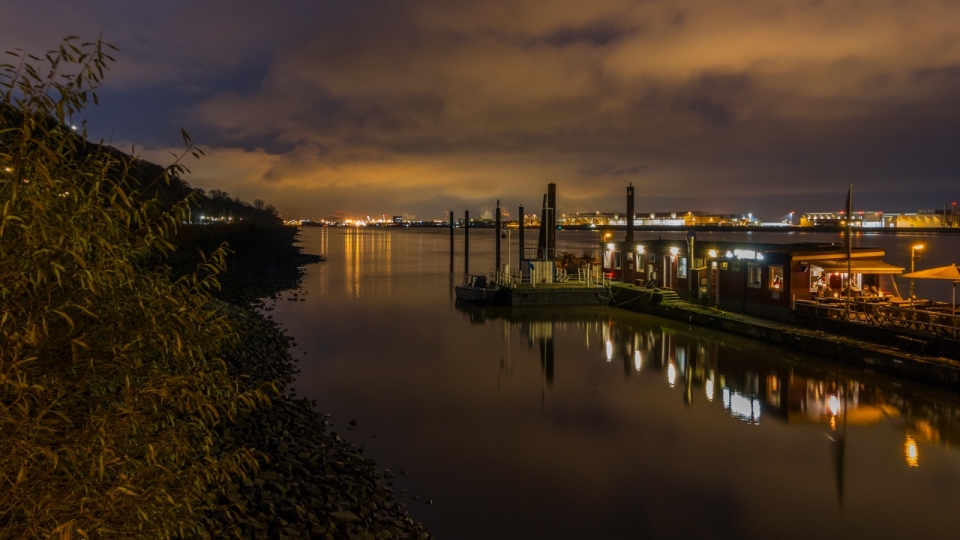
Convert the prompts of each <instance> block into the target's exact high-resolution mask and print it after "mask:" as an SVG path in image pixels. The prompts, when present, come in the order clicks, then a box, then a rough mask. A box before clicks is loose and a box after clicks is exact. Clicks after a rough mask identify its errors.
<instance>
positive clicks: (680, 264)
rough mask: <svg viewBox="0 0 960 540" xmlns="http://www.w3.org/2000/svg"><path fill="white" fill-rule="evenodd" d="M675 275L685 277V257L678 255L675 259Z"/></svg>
mask: <svg viewBox="0 0 960 540" xmlns="http://www.w3.org/2000/svg"><path fill="white" fill-rule="evenodd" d="M677 277H679V278H685V277H687V258H686V257H680V258H678V259H677Z"/></svg>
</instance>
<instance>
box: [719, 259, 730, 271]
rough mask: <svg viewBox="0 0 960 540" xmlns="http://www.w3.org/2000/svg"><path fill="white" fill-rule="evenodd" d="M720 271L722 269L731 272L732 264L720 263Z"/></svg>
mask: <svg viewBox="0 0 960 540" xmlns="http://www.w3.org/2000/svg"><path fill="white" fill-rule="evenodd" d="M720 269H721V270H729V269H730V263H728V262H727V261H720Z"/></svg>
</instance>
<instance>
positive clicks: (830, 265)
mask: <svg viewBox="0 0 960 540" xmlns="http://www.w3.org/2000/svg"><path fill="white" fill-rule="evenodd" d="M806 262H807V263H809V264H810V265H811V266H819V267H820V268H823V269H824V270H827V271H829V272H846V271H847V260H846V259H827V260H821V261H806ZM849 264H850V271H851V272H856V273H857V274H901V273H903V268H900V267H899V266H894V265H892V264H890V263H885V262H883V261H881V260H879V259H872V260H864V259H850V262H849Z"/></svg>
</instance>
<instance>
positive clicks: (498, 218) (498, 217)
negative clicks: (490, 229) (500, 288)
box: [496, 199, 500, 273]
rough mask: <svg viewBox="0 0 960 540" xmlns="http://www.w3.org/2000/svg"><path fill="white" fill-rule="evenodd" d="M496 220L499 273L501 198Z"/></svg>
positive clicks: (498, 203) (498, 266) (497, 268)
mask: <svg viewBox="0 0 960 540" xmlns="http://www.w3.org/2000/svg"><path fill="white" fill-rule="evenodd" d="M496 222H497V235H496V236H497V246H496V250H497V256H496V272H497V273H500V199H497V215H496Z"/></svg>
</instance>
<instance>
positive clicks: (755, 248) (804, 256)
mask: <svg viewBox="0 0 960 540" xmlns="http://www.w3.org/2000/svg"><path fill="white" fill-rule="evenodd" d="M632 210H633V186H630V187H628V188H627V213H628V215H629V214H630V213H631V212H632ZM602 253H603V261H602V265H603V272H604V274H605V275H606V276H608V277H610V278H612V279H615V280H619V281H623V282H626V283H632V284H637V285H641V286H646V287H649V288H660V289H667V290H672V291H675V292H676V294H677V295H678V296H680V297H681V298H682V299H684V300H690V301H697V302H699V303H701V304H704V305H711V306H716V307H719V308H720V309H723V310H726V311H732V312H736V313H743V314H747V315H755V316H759V317H765V318H768V319H775V320H781V321H793V319H794V317H793V313H794V309H795V306H796V304H797V302H798V301H801V302H803V301H808V300H814V299H816V298H827V299H828V298H837V299H841V298H843V297H845V296H847V295H848V294H849V295H850V296H855V297H867V296H872V297H875V298H880V297H889V298H898V297H899V296H900V295H899V293H898V291H897V290H896V283H895V282H894V280H893V279H892V278H891V277H890V276H892V275H896V274H900V273H902V272H903V268H899V267H896V266H893V265H891V264H888V263H886V262H884V261H883V260H882V258H883V256H884V255H885V253H884V250H882V249H874V248H853V249H852V250H850V253H849V262H848V251H847V248H846V247H844V246H842V245H840V244H834V243H797V244H765V243H747V242H726V241H713V240H709V241H698V240H697V239H696V233H694V232H692V231H691V232H689V233H687V239H686V241H684V240H663V239H659V238H658V239H635V238H634V229H633V226H632V225H631V224H629V223H628V225H627V232H626V237H625V238H624V240H623V241H621V242H606V243H604V244H603V246H602ZM848 268H849V275H850V276H851V277H850V278H849V279H848ZM848 287H849V290H848Z"/></svg>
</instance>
